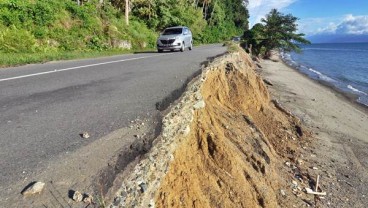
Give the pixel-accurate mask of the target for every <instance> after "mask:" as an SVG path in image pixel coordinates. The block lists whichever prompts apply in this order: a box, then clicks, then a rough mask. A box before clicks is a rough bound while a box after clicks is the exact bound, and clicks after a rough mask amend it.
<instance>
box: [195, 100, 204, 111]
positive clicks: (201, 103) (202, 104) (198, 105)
mask: <svg viewBox="0 0 368 208" xmlns="http://www.w3.org/2000/svg"><path fill="white" fill-rule="evenodd" d="M205 106H206V103H205V102H204V101H203V100H201V101H199V102H197V103H196V104H195V105H194V106H193V107H194V109H196V110H198V109H201V108H204V107H205Z"/></svg>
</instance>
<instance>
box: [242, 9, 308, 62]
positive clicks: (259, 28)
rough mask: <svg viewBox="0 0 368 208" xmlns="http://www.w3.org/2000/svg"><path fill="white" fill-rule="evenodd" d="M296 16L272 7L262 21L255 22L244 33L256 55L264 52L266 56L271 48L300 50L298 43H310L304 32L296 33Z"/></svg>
mask: <svg viewBox="0 0 368 208" xmlns="http://www.w3.org/2000/svg"><path fill="white" fill-rule="evenodd" d="M297 20H298V18H297V17H294V16H293V15H291V14H288V15H285V14H282V13H280V12H278V11H277V10H276V9H272V10H271V11H270V13H269V14H268V15H267V16H266V18H265V19H262V23H263V24H261V23H259V24H256V25H254V26H253V28H252V29H251V30H248V31H246V32H245V33H244V37H245V38H246V39H247V41H248V44H252V46H253V48H252V49H253V51H252V52H253V53H254V54H255V55H258V54H260V53H262V52H264V55H265V57H266V58H267V57H268V56H269V55H270V51H271V50H273V49H281V50H283V51H296V52H299V51H300V47H299V45H298V44H310V42H309V41H308V40H306V39H304V38H303V36H304V34H302V33H296V31H297V29H298V28H297V26H298V25H297V23H296V21H297Z"/></svg>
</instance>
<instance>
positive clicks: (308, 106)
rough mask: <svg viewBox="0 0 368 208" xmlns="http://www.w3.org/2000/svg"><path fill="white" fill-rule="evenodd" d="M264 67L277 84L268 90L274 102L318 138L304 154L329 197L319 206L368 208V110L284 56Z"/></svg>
mask: <svg viewBox="0 0 368 208" xmlns="http://www.w3.org/2000/svg"><path fill="white" fill-rule="evenodd" d="M276 61H277V62H276ZM261 66H262V68H261V69H260V73H261V76H262V77H263V78H265V79H267V81H269V82H270V83H272V85H268V86H267V88H268V89H269V91H270V95H271V97H273V98H276V99H278V100H279V102H280V103H281V104H282V105H283V106H285V107H286V108H287V109H288V110H290V111H291V112H292V113H293V114H294V115H296V116H297V117H298V118H299V119H300V120H301V121H302V123H303V124H304V125H305V126H306V128H307V129H308V130H309V131H310V132H311V133H312V135H311V139H312V142H311V144H310V145H308V146H305V147H303V148H302V149H300V151H301V155H302V158H303V162H305V163H306V164H308V166H307V167H309V168H308V169H306V170H305V171H306V172H307V173H308V174H309V175H312V176H314V177H316V176H317V175H319V176H320V179H321V180H320V187H321V189H322V190H323V191H325V192H326V193H327V196H326V197H325V198H324V199H323V200H321V201H319V207H334V208H341V207H343V208H350V207H366V206H365V205H366V204H368V197H367V196H366V193H368V187H367V186H365V184H368V172H367V170H368V161H367V157H368V138H367V132H368V110H367V108H366V107H364V106H362V105H360V104H358V103H357V102H354V101H353V100H352V98H351V97H350V98H349V97H348V96H347V95H344V94H343V93H341V92H339V91H337V90H335V89H334V88H333V87H331V86H328V85H326V84H324V83H321V82H319V81H317V80H315V79H312V78H310V77H309V76H308V75H306V74H304V73H302V72H300V71H299V70H297V69H294V68H292V67H290V66H289V65H287V64H285V63H284V62H283V61H282V60H281V59H279V57H278V56H274V57H272V59H271V60H262V61H261ZM290 197H292V196H290Z"/></svg>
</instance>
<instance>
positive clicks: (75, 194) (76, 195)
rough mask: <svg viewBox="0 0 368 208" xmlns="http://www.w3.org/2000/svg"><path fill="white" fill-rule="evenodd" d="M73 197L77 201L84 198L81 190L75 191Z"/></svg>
mask: <svg viewBox="0 0 368 208" xmlns="http://www.w3.org/2000/svg"><path fill="white" fill-rule="evenodd" d="M72 199H73V200H74V201H76V202H81V201H82V200H83V194H81V193H80V192H79V191H75V192H74V194H73V198H72Z"/></svg>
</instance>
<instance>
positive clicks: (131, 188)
mask: <svg viewBox="0 0 368 208" xmlns="http://www.w3.org/2000/svg"><path fill="white" fill-rule="evenodd" d="M163 124H164V128H163V132H162V134H161V136H160V137H159V138H157V139H156V142H155V145H154V147H153V148H152V150H151V152H150V153H148V154H147V156H146V159H144V160H142V161H141V162H140V163H139V164H138V165H137V166H136V167H135V169H134V171H133V172H132V174H130V176H129V177H127V178H126V180H125V181H124V183H123V186H122V188H121V189H120V191H119V193H118V194H117V197H116V198H115V201H114V203H113V205H112V207H114V206H115V207H119V206H120V207H147V206H152V207H153V206H154V207H201V208H202V207H277V206H283V207H285V206H288V205H290V204H291V203H292V202H291V201H285V200H283V197H282V194H281V193H280V190H281V188H282V187H285V186H286V183H287V182H286V179H285V174H287V172H286V170H285V168H283V167H284V164H283V163H284V161H285V160H292V161H293V160H296V158H298V157H299V155H298V153H297V152H298V151H297V149H298V148H299V147H301V146H302V145H303V143H305V142H306V139H305V138H306V137H307V136H308V135H307V133H306V132H305V131H304V130H303V129H302V127H301V126H300V124H299V120H298V119H296V118H295V117H293V116H292V115H291V114H290V113H288V112H287V110H285V109H283V108H282V107H281V106H280V105H279V104H278V102H276V101H271V100H270V98H269V94H268V91H267V88H266V87H265V85H264V83H263V81H262V79H261V78H260V77H259V76H258V75H257V74H256V73H255V71H254V66H253V62H252V61H251V60H250V58H249V56H248V55H247V54H246V53H244V52H242V51H240V52H236V53H231V54H227V55H225V56H223V57H220V58H217V59H215V60H214V61H213V62H212V63H211V64H210V65H209V66H207V67H206V68H204V69H203V72H202V74H201V75H200V76H199V77H197V78H196V79H195V80H193V81H192V82H191V83H190V85H189V86H188V89H187V91H186V92H185V93H184V95H183V96H182V98H181V99H180V100H179V101H178V102H177V103H176V105H175V106H173V107H172V108H171V109H170V111H169V112H167V115H166V117H165V118H164V120H163ZM290 206H291V205H290Z"/></svg>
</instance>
